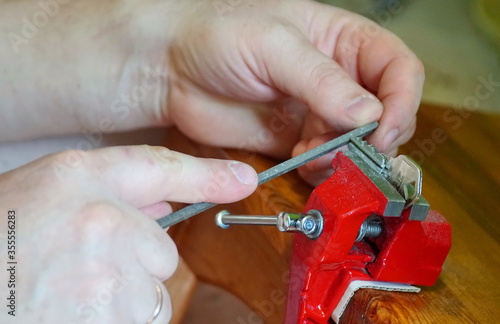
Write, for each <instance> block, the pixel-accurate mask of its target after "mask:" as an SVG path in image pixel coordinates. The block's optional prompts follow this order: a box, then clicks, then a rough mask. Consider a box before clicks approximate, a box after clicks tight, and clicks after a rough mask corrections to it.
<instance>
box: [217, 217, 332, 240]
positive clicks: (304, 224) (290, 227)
mask: <svg viewBox="0 0 500 324" xmlns="http://www.w3.org/2000/svg"><path fill="white" fill-rule="evenodd" d="M215 223H216V224H217V225H218V226H219V227H221V228H228V227H229V225H263V226H276V227H277V228H278V229H279V230H280V231H281V232H301V233H303V234H305V235H307V236H308V237H309V238H311V239H315V238H317V237H318V236H319V235H320V234H321V232H322V231H323V217H322V216H321V213H320V212H319V211H316V210H312V211H310V212H309V213H308V214H297V213H286V212H281V213H280V214H279V215H277V216H264V215H231V214H230V213H229V212H228V211H226V210H223V211H220V212H219V213H217V215H216V216H215Z"/></svg>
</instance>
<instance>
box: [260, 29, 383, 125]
mask: <svg viewBox="0 0 500 324" xmlns="http://www.w3.org/2000/svg"><path fill="white" fill-rule="evenodd" d="M262 46H263V47H264V51H265V53H266V55H263V60H264V61H263V63H262V64H263V65H264V66H265V70H266V72H267V73H268V75H269V80H268V82H270V83H272V85H273V86H275V87H277V88H279V89H280V90H281V91H283V92H285V93H287V94H289V95H291V96H294V97H296V98H299V99H300V100H302V101H303V102H305V103H306V104H307V105H308V106H309V107H310V108H311V109H312V110H313V111H314V112H315V113H316V114H317V115H319V116H320V117H322V118H324V119H325V120H326V121H327V122H328V124H329V125H331V126H332V127H334V129H336V130H338V131H346V130H349V129H352V128H355V127H359V126H361V125H364V124H366V123H369V122H372V121H375V120H378V119H379V118H380V116H381V115H382V110H383V108H382V104H381V103H380V101H379V100H378V99H377V98H376V97H375V96H374V95H373V94H371V93H370V92H369V91H367V90H366V89H364V88H363V87H362V86H360V85H359V84H358V83H356V81H355V80H353V78H352V77H351V76H350V75H349V74H348V73H347V72H346V71H345V70H344V69H343V68H342V67H341V66H339V65H338V64H337V63H336V62H335V61H334V60H333V59H332V58H331V57H328V56H326V55H325V54H324V53H321V52H320V51H319V50H317V49H316V48H315V47H314V46H313V45H312V44H311V43H310V41H309V40H307V39H305V38H304V36H303V35H302V34H300V33H299V32H298V31H295V30H294V29H291V28H290V27H283V28H275V29H273V30H271V31H270V32H269V33H268V34H267V35H266V37H265V38H264V41H263V45H262Z"/></svg>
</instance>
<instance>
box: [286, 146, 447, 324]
mask: <svg viewBox="0 0 500 324" xmlns="http://www.w3.org/2000/svg"><path fill="white" fill-rule="evenodd" d="M348 147H349V151H347V152H346V153H345V154H344V153H342V152H339V153H337V155H336V157H335V158H334V159H333V161H332V166H333V169H334V173H333V174H332V176H331V177H330V178H329V179H327V180H326V181H325V182H323V183H322V184H321V185H319V186H318V187H317V188H316V189H315V190H314V191H313V192H312V194H311V196H310V197H309V200H308V202H307V205H306V207H305V211H311V210H316V211H319V212H320V213H321V214H322V216H323V220H324V224H323V232H322V234H321V236H319V237H318V238H317V239H315V240H311V239H309V238H307V237H306V236H304V235H300V234H295V237H294V248H293V255H292V260H291V272H290V282H289V293H288V304H287V314H286V320H285V323H286V324H297V323H299V324H313V323H315V324H326V323H328V320H329V318H330V317H331V316H332V318H333V320H334V321H335V322H338V321H339V319H340V316H341V315H342V312H343V311H344V308H345V306H346V305H347V302H348V300H349V299H350V297H351V296H352V295H353V294H354V291H355V290H356V289H357V288H359V287H370V288H379V289H385V290H399V291H419V289H418V288H415V287H412V286H410V285H424V286H431V285H433V284H434V283H435V281H436V280H437V278H438V276H439V273H440V272H441V267H442V264H443V262H444V260H445V258H446V256H447V254H448V251H449V249H450V247H451V227H450V224H449V223H448V222H447V221H446V220H445V219H444V217H443V216H441V215H440V214H439V213H437V212H434V211H430V210H429V204H428V203H427V201H426V200H425V199H424V198H423V197H422V196H421V171H420V168H419V167H418V166H417V165H416V164H414V162H412V161H411V160H410V159H409V158H407V157H404V156H400V157H398V158H396V159H388V158H387V157H386V156H385V155H383V154H380V153H377V152H376V150H375V148H373V147H372V146H370V145H367V144H366V142H363V141H361V140H360V139H359V138H353V139H352V140H351V142H350V143H349V145H348Z"/></svg>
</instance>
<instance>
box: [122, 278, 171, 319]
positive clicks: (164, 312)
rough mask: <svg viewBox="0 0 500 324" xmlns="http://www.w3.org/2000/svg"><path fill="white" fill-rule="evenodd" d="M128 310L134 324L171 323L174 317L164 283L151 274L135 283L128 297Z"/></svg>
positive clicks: (125, 301)
mask: <svg viewBox="0 0 500 324" xmlns="http://www.w3.org/2000/svg"><path fill="white" fill-rule="evenodd" d="M127 297H128V301H127V300H123V303H124V304H125V303H127V305H126V308H124V309H129V310H130V311H131V312H130V315H131V316H132V319H133V321H131V322H132V323H148V321H149V320H151V319H153V318H154V321H152V322H151V323H153V324H155V323H169V321H170V319H171V317H172V305H171V300H170V295H169V294H168V291H167V289H166V288H165V286H164V285H163V283H162V282H161V281H159V280H157V279H155V278H152V277H151V276H150V275H149V274H147V273H144V274H143V275H141V276H140V278H137V280H136V281H134V283H133V285H132V286H131V289H130V294H129V295H128V296H127Z"/></svg>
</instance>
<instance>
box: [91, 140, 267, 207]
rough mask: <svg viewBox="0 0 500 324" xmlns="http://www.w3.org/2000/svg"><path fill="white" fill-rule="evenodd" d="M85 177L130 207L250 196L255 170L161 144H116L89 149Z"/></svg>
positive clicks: (215, 201)
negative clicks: (118, 145) (86, 174)
mask: <svg viewBox="0 0 500 324" xmlns="http://www.w3.org/2000/svg"><path fill="white" fill-rule="evenodd" d="M82 166H83V167H84V169H85V170H89V171H88V172H89V173H90V177H91V178H95V179H96V181H99V182H101V183H102V184H103V185H104V186H105V187H106V188H107V189H108V190H109V191H110V192H112V193H114V194H116V195H117V196H118V198H120V199H121V200H124V201H126V202H128V203H130V204H131V205H133V206H134V207H137V208H141V207H146V206H149V205H152V204H155V203H158V202H160V201H177V202H186V203H194V202H201V201H207V202H214V203H227V202H233V201H237V200H241V199H243V198H245V197H247V196H248V195H250V194H251V193H252V192H253V191H254V190H255V188H256V186H257V174H256V172H255V170H254V169H253V168H252V167H250V166H249V165H247V164H244V163H241V162H237V161H226V160H216V159H202V158H195V157H192V156H189V155H186V154H182V153H178V152H174V151H171V150H168V149H167V148H164V147H151V146H122V147H110V148H104V149H100V150H95V151H92V152H89V153H87V154H86V155H85V158H84V161H83V163H82Z"/></svg>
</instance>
